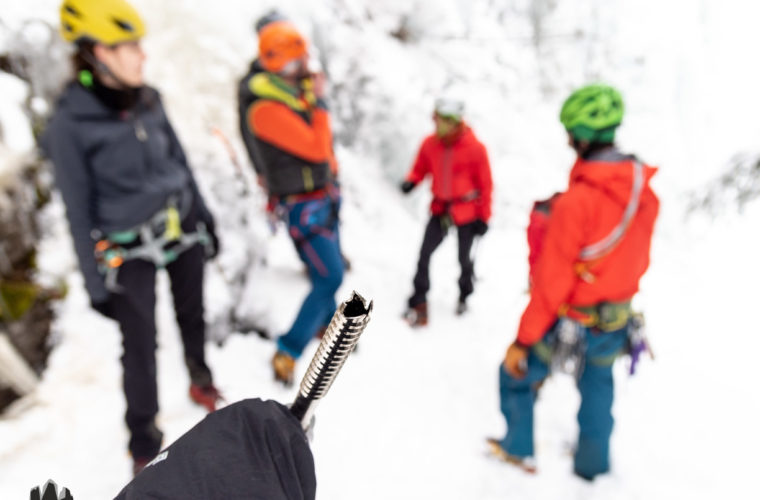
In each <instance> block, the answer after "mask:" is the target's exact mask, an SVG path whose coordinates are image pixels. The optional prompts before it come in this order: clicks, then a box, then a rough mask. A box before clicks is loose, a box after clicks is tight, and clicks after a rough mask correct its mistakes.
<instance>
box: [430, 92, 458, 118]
mask: <svg viewBox="0 0 760 500" xmlns="http://www.w3.org/2000/svg"><path fill="white" fill-rule="evenodd" d="M435 112H436V114H438V115H441V116H444V117H447V118H456V119H457V120H461V119H462V116H463V115H464V101H463V100H461V99H458V98H456V97H448V96H447V97H439V98H438V99H436V100H435Z"/></svg>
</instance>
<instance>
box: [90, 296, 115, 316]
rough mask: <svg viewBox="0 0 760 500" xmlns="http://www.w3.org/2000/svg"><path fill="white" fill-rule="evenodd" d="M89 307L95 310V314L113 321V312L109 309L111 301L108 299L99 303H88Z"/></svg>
mask: <svg viewBox="0 0 760 500" xmlns="http://www.w3.org/2000/svg"><path fill="white" fill-rule="evenodd" d="M90 305H91V306H92V308H93V309H95V310H96V311H97V312H99V313H100V314H102V315H103V316H105V317H106V318H109V319H114V317H113V311H112V308H111V301H110V300H109V299H106V300H103V301H101V302H92V301H90Z"/></svg>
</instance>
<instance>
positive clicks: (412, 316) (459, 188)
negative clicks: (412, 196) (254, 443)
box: [401, 98, 493, 326]
mask: <svg viewBox="0 0 760 500" xmlns="http://www.w3.org/2000/svg"><path fill="white" fill-rule="evenodd" d="M463 114H464V102H462V101H461V100H458V99H454V98H440V99H437V100H436V102H435V110H434V113H433V121H434V122H435V133H433V134H431V135H429V136H428V137H426V138H425V140H424V141H423V143H422V146H421V147H420V150H419V153H418V154H417V158H416V160H415V162H414V165H413V166H412V169H411V170H410V172H409V174H408V175H407V176H406V180H405V181H404V182H403V183H402V184H401V191H402V192H403V193H404V194H407V193H409V192H410V191H411V190H412V189H414V187H415V186H416V185H417V184H419V183H420V182H421V181H422V180H423V179H424V178H425V177H427V176H428V175H430V176H431V177H432V178H433V179H432V180H433V183H432V191H433V201H432V203H431V205H430V212H431V214H432V216H431V217H430V221H429V222H428V224H427V227H426V228H425V236H424V238H423V241H422V248H421V249H420V256H419V260H418V262H417V273H416V275H415V276H414V293H413V294H412V296H411V297H410V298H409V300H408V304H407V305H408V309H407V311H406V312H405V313H404V318H405V319H406V320H407V322H408V323H409V324H410V325H411V326H424V325H426V324H427V320H428V310H427V298H426V296H427V292H428V290H429V289H430V276H429V268H430V257H431V256H432V254H433V252H434V251H435V249H436V248H438V245H440V244H441V242H442V241H443V238H444V237H445V236H446V234H447V233H448V230H449V228H451V227H452V226H456V228H457V233H458V235H459V265H460V266H461V269H462V273H461V275H460V277H459V301H458V304H457V308H456V312H457V314H463V313H464V312H465V311H466V310H467V302H466V301H467V297H468V296H469V295H470V294H472V292H473V290H474V288H473V259H472V255H471V250H472V246H473V242H474V240H475V237H476V236H483V235H484V234H485V233H486V231H488V221H489V219H490V218H491V194H492V191H493V182H492V180H491V166H490V164H489V162H488V154H487V153H486V148H485V146H483V144H482V143H481V142H480V141H479V140H478V139H477V137H475V133H474V132H473V131H472V129H471V128H470V127H469V126H468V125H467V124H466V123H465V122H464V120H463Z"/></svg>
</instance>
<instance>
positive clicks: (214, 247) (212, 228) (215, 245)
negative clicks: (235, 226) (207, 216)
mask: <svg viewBox="0 0 760 500" xmlns="http://www.w3.org/2000/svg"><path fill="white" fill-rule="evenodd" d="M206 232H207V233H208V237H209V238H210V239H211V242H210V244H209V245H208V246H207V247H206V259H207V260H211V259H214V258H215V257H216V256H217V255H219V250H220V248H221V246H220V243H219V236H217V235H216V225H215V224H214V223H213V222H212V223H210V224H209V223H208V222H207V223H206Z"/></svg>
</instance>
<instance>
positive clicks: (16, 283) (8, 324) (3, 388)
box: [0, 164, 61, 411]
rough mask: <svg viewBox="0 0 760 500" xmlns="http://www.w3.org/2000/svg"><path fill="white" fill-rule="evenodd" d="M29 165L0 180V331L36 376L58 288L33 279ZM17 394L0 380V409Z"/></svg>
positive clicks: (35, 234) (34, 197)
mask: <svg viewBox="0 0 760 500" xmlns="http://www.w3.org/2000/svg"><path fill="white" fill-rule="evenodd" d="M36 172H37V168H36V167H35V166H34V165H31V164H30V165H28V166H23V167H20V168H18V169H16V170H15V171H14V172H12V173H10V175H9V172H6V173H5V174H6V175H4V176H3V178H2V181H1V182H0V335H5V336H7V338H8V339H9V340H10V343H11V345H12V346H13V347H14V348H15V349H16V351H17V352H18V354H19V355H20V356H21V357H22V358H23V359H24V360H25V361H26V363H27V364H28V365H29V367H30V368H31V369H32V370H33V371H34V372H35V373H37V374H38V375H39V374H41V373H42V371H43V370H44V369H45V364H46V362H47V358H48V355H49V354H50V348H51V344H50V341H49V336H50V324H51V322H52V319H53V310H52V307H51V300H52V299H55V298H57V297H60V296H61V292H60V291H57V290H51V289H47V288H44V287H42V286H40V285H39V284H38V283H37V282H36V279H37V266H36V258H35V257H36V245H37V242H38V241H39V238H40V230H39V225H38V224H37V211H38V209H39V208H40V207H41V205H42V204H44V202H45V199H46V197H45V196H41V193H42V192H43V191H44V190H42V189H40V185H39V183H38V182H37V176H36ZM18 397H19V394H16V392H15V391H14V389H13V388H11V387H8V386H7V384H3V383H2V381H0V411H2V410H3V409H5V408H6V407H7V406H8V405H9V404H10V403H11V402H13V401H14V400H15V399H17V398H18Z"/></svg>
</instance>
